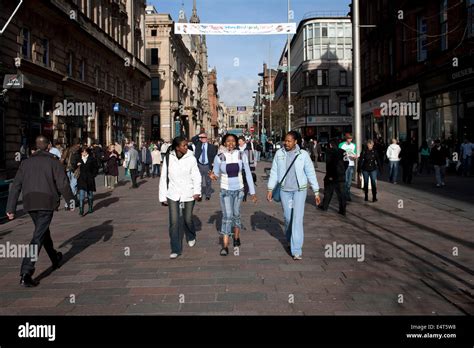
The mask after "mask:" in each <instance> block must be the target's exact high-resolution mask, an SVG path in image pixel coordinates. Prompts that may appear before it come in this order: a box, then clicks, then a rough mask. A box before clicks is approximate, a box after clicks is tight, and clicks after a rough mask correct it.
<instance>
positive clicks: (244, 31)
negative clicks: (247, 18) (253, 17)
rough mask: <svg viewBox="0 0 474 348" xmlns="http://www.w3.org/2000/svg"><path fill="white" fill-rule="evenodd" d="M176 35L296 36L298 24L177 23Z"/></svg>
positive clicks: (175, 26) (175, 27)
mask: <svg viewBox="0 0 474 348" xmlns="http://www.w3.org/2000/svg"><path fill="white" fill-rule="evenodd" d="M174 32H175V34H189V35H279V34H285V35H288V34H296V23H269V24H209V23H175V24H174Z"/></svg>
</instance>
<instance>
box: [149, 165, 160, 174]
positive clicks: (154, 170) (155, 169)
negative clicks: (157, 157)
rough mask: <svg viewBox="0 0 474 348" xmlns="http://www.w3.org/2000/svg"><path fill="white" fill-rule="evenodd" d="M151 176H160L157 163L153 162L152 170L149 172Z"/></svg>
mask: <svg viewBox="0 0 474 348" xmlns="http://www.w3.org/2000/svg"><path fill="white" fill-rule="evenodd" d="M151 175H153V176H155V175H156V176H160V165H159V164H154V165H153V172H152V173H151Z"/></svg>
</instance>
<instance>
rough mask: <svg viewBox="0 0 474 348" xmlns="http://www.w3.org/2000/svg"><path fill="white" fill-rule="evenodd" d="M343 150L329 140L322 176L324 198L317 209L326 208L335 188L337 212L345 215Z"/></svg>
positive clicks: (333, 141)
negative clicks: (324, 174)
mask: <svg viewBox="0 0 474 348" xmlns="http://www.w3.org/2000/svg"><path fill="white" fill-rule="evenodd" d="M344 154H345V151H344V150H342V149H339V148H338V146H337V143H336V141H335V140H331V141H330V142H329V148H328V150H327V151H326V176H325V177H324V200H323V203H322V204H321V205H319V207H318V208H319V209H321V210H324V211H326V210H328V208H329V204H330V203H331V199H332V195H333V193H334V190H336V194H337V198H338V200H339V214H341V215H346V196H345V194H344V183H345V181H346V177H345V175H346V164H345V161H344Z"/></svg>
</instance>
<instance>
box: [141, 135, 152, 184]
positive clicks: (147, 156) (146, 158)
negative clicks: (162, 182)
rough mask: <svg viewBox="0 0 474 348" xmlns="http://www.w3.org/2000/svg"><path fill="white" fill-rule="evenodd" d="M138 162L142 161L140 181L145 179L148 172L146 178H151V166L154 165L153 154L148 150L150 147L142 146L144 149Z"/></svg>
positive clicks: (144, 144)
mask: <svg viewBox="0 0 474 348" xmlns="http://www.w3.org/2000/svg"><path fill="white" fill-rule="evenodd" d="M138 160H139V161H140V163H141V165H142V170H141V173H140V179H143V176H144V175H145V171H146V177H147V178H149V177H150V165H151V164H152V163H153V160H152V158H151V152H150V150H149V149H148V146H147V144H146V143H143V144H142V148H141V149H140V152H138Z"/></svg>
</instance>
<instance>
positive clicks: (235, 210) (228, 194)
mask: <svg viewBox="0 0 474 348" xmlns="http://www.w3.org/2000/svg"><path fill="white" fill-rule="evenodd" d="M220 197H221V208H222V227H221V231H220V234H222V235H225V236H232V235H233V234H234V232H233V227H237V228H242V223H241V221H240V204H241V203H242V200H243V199H244V190H243V189H242V190H233V191H228V190H224V189H221V193H220Z"/></svg>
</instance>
